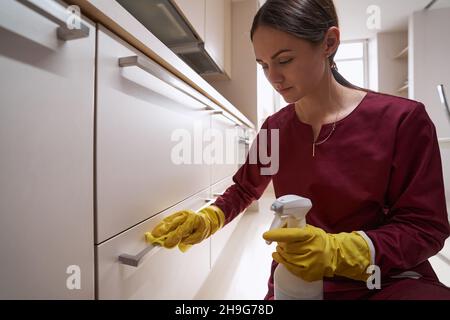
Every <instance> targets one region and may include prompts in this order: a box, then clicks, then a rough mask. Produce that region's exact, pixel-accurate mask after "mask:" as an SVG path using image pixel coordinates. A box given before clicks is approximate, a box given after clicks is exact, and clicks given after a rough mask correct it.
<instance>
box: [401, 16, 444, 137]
mask: <svg viewBox="0 0 450 320" xmlns="http://www.w3.org/2000/svg"><path fill="white" fill-rule="evenodd" d="M410 31H411V33H410V42H411V43H410V46H411V49H412V54H413V55H412V56H411V57H410V63H409V72H410V74H413V75H414V81H413V83H412V84H411V88H410V95H411V98H412V99H414V100H418V101H421V102H423V103H424V104H425V106H426V107H427V111H428V113H429V114H430V117H431V118H432V119H433V122H434V123H435V125H436V127H437V131H438V136H439V137H441V138H443V137H450V121H449V119H448V118H447V115H446V113H445V109H444V107H443V105H442V104H441V102H440V100H439V95H438V91H437V89H436V86H437V85H438V84H444V85H445V88H446V92H447V96H450V59H449V52H450V36H449V31H450V8H445V9H436V10H429V11H425V12H415V13H414V14H413V15H412V16H411V18H410Z"/></svg>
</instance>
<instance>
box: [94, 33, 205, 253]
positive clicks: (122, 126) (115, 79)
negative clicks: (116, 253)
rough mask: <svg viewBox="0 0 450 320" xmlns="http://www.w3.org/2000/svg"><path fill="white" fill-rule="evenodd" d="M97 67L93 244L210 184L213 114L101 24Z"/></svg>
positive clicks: (166, 74) (185, 87)
mask: <svg viewBox="0 0 450 320" xmlns="http://www.w3.org/2000/svg"><path fill="white" fill-rule="evenodd" d="M121 58H122V60H120V61H124V60H123V58H125V62H126V63H125V64H123V63H122V64H121V63H119V59H121ZM97 68H98V69H97V77H98V78H97V141H96V147H97V156H96V159H97V170H96V171H97V237H96V243H97V244H98V243H101V242H103V241H105V240H107V239H109V238H111V237H113V236H114V235H116V234H118V233H119V232H122V231H124V230H125V229H128V228H130V227H132V226H134V225H136V224H138V223H140V222H142V221H144V220H145V219H147V218H149V217H151V216H153V215H155V214H157V213H159V212H161V211H162V210H165V209H167V208H168V207H170V206H171V205H173V204H174V203H178V202H180V201H181V200H183V199H186V198H188V197H190V196H192V195H193V194H195V193H197V192H199V191H200V190H203V189H205V188H207V187H209V185H210V168H209V165H208V164H207V163H205V161H204V160H203V148H202V144H203V140H202V134H203V132H204V131H205V130H206V129H207V128H209V126H210V117H211V116H210V113H211V112H210V111H208V110H206V109H205V108H206V105H205V104H203V103H201V102H200V101H199V100H198V99H195V98H193V96H195V95H196V94H197V95H199V94H198V92H196V91H195V90H194V89H192V88H190V87H188V86H187V85H184V86H183V85H182V83H181V81H180V80H177V78H175V77H174V76H172V75H171V74H170V73H169V72H167V71H165V70H164V69H162V67H160V66H159V65H157V64H156V63H154V62H153V61H152V60H150V59H149V58H147V57H145V56H143V55H142V54H141V53H140V52H139V51H137V50H135V49H134V48H132V47H131V46H129V45H128V44H126V43H125V42H124V41H122V40H120V39H119V38H118V37H116V36H114V35H112V34H111V33H110V32H109V31H107V30H106V29H105V28H103V27H100V28H99V32H98V63H97ZM162 79H164V80H162ZM177 85H182V88H184V89H183V90H186V91H183V90H180V89H179V88H177V87H176V86H177ZM194 91H195V92H196V93H195V92H194ZM187 92H190V94H188V93H187Z"/></svg>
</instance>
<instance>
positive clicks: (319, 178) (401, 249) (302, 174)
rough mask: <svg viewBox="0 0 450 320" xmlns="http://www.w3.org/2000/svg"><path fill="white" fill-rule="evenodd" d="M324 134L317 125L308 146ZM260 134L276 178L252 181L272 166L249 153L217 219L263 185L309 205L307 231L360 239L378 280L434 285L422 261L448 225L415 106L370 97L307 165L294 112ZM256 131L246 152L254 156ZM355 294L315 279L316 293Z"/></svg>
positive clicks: (428, 131) (431, 145) (303, 132)
mask: <svg viewBox="0 0 450 320" xmlns="http://www.w3.org/2000/svg"><path fill="white" fill-rule="evenodd" d="M332 127H333V124H332V123H329V124H325V125H323V126H322V128H321V131H320V134H319V137H318V138H317V140H316V141H317V142H320V141H322V140H323V139H325V138H326V137H327V136H328V135H329V133H330V131H331V129H332ZM261 129H267V133H268V134H267V141H268V143H267V150H266V149H265V152H268V155H269V157H272V158H273V157H274V152H273V151H275V152H276V148H274V146H272V145H271V138H272V135H274V134H273V132H274V131H271V129H279V130H278V134H279V164H278V170H277V171H274V172H272V173H271V174H269V175H264V174H261V169H263V168H269V167H270V166H271V163H273V162H274V161H272V162H271V163H268V164H267V161H265V160H264V161H262V159H260V157H259V156H258V158H257V160H258V161H249V159H250V157H249V155H250V153H252V151H251V152H250V153H249V154H247V158H246V162H245V163H244V164H243V165H242V166H241V167H240V168H239V170H238V171H237V172H236V174H235V175H234V176H233V182H234V184H233V185H231V186H230V187H229V188H228V189H227V190H226V191H225V193H224V194H223V195H222V196H220V197H219V198H218V199H217V200H216V201H215V203H214V204H215V205H217V206H218V207H220V208H221V209H222V210H223V212H224V213H225V215H226V222H225V223H229V222H230V221H231V220H232V219H233V218H234V217H236V216H237V215H238V214H239V213H240V212H242V211H243V210H244V209H245V208H247V207H248V206H249V205H250V204H251V202H252V201H254V200H256V199H259V198H260V197H261V195H262V193H263V192H264V190H265V189H266V187H267V185H268V184H269V182H270V181H271V180H272V181H273V186H274V190H275V196H276V197H277V198H278V197H281V196H283V195H286V194H295V195H299V196H302V197H306V198H309V199H311V202H312V204H313V207H312V209H311V210H310V211H309V213H308V214H307V217H306V220H307V223H309V224H311V225H314V226H316V227H320V228H322V229H324V230H325V231H327V232H330V233H338V232H351V231H362V232H361V234H362V235H363V236H365V238H366V240H367V241H368V242H369V246H370V247H371V250H370V251H371V255H372V262H375V264H376V265H378V266H379V267H380V271H381V274H382V279H383V281H385V280H386V279H392V278H391V276H392V275H398V274H400V273H403V272H404V271H414V272H417V273H419V274H420V275H422V277H423V278H425V279H427V278H429V279H431V280H437V278H436V275H435V274H434V272H433V270H432V268H431V265H430V264H429V262H428V260H427V259H428V258H429V257H430V256H433V255H434V254H436V253H437V252H438V251H439V250H440V249H441V248H442V247H443V243H444V240H445V239H446V238H447V237H448V236H449V234H450V227H449V223H448V217H447V208H446V201H445V193H444V182H443V175H442V164H441V157H440V152H439V145H438V140H437V136H436V128H435V126H434V124H433V122H432V121H431V119H430V117H429V116H428V114H427V112H426V110H425V106H424V105H423V104H422V103H420V102H417V101H413V100H409V99H405V98H400V97H395V96H391V95H388V94H382V93H376V92H369V93H367V95H366V96H365V97H364V99H363V100H362V101H361V102H360V104H359V105H358V106H357V107H356V108H355V109H354V110H353V111H352V112H351V113H350V114H349V115H347V116H346V117H345V118H343V119H341V120H339V121H338V122H337V123H336V127H335V131H334V132H333V134H332V135H331V136H330V138H329V139H328V140H327V141H326V142H324V143H323V144H320V145H317V146H316V147H315V152H314V153H315V155H314V157H313V155H312V149H313V148H312V143H313V131H312V127H311V126H310V125H309V124H306V123H304V122H302V121H301V120H300V119H299V118H298V117H297V115H296V113H295V108H294V104H289V105H287V106H286V107H284V108H282V109H281V110H280V111H278V112H276V113H275V114H273V115H271V116H270V117H268V118H267V119H266V121H265V122H264V123H263V125H262V127H261ZM262 132H263V131H262V130H260V131H259V133H258V135H257V137H256V139H255V140H254V141H253V143H252V146H251V149H250V150H257V149H255V148H256V146H257V145H258V144H259V142H261V141H262V139H261V135H262ZM275 167H276V166H272V168H275ZM274 200H275V199H274ZM267 227H268V228H269V226H267ZM261 241H264V240H263V239H262V235H261ZM276 265H277V264H276V262H275V261H273V262H272V269H271V276H270V279H269V292H268V293H267V296H266V298H270V297H271V296H272V295H273V291H272V289H273V288H272V286H273V271H274V269H275V267H276ZM388 281H390V280H388ZM355 286H359V287H360V286H366V284H365V283H364V282H362V281H354V280H350V279H344V278H339V277H335V278H327V279H324V287H325V292H326V291H327V290H328V291H337V290H343V289H345V288H351V287H355Z"/></svg>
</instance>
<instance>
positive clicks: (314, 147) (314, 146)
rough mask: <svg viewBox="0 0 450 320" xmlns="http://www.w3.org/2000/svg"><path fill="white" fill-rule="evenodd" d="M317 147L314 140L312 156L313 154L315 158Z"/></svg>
mask: <svg viewBox="0 0 450 320" xmlns="http://www.w3.org/2000/svg"><path fill="white" fill-rule="evenodd" d="M315 149H316V144H315V143H314V142H313V145H312V156H313V158H314V155H315Z"/></svg>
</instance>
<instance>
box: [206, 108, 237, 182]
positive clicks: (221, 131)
mask: <svg viewBox="0 0 450 320" xmlns="http://www.w3.org/2000/svg"><path fill="white" fill-rule="evenodd" d="M211 117H212V119H211V129H212V130H211V134H212V136H213V137H214V138H213V139H212V141H211V146H212V147H213V148H214V149H215V150H216V152H213V153H212V155H213V158H212V165H211V184H215V183H216V182H218V181H220V180H221V179H224V178H226V177H228V176H230V175H233V174H234V173H236V171H237V170H238V157H239V136H238V133H239V131H238V128H239V126H238V125H236V123H235V122H233V121H231V120H230V119H228V118H227V117H226V116H225V115H224V113H223V112H221V111H219V112H214V113H213V114H212V116H211Z"/></svg>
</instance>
